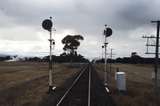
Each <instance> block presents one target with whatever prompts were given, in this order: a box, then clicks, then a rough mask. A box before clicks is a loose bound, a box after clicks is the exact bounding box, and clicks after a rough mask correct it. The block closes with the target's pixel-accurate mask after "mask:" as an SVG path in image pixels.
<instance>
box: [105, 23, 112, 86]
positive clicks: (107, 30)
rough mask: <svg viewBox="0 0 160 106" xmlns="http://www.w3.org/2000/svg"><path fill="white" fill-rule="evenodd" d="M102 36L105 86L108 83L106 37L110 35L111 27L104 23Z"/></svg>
mask: <svg viewBox="0 0 160 106" xmlns="http://www.w3.org/2000/svg"><path fill="white" fill-rule="evenodd" d="M103 34H104V37H105V41H104V48H105V54H104V55H105V67H104V68H105V72H104V85H105V86H107V85H108V84H107V83H108V78H109V73H108V72H107V45H108V42H107V37H109V36H111V35H112V29H111V28H109V27H107V25H105V30H104V33H103Z"/></svg>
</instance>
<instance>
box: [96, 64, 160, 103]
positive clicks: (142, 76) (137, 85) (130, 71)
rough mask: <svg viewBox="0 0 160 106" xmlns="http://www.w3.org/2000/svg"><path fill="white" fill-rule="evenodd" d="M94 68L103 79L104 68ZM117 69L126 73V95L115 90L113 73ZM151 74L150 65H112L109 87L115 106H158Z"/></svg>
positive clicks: (151, 68)
mask: <svg viewBox="0 0 160 106" xmlns="http://www.w3.org/2000/svg"><path fill="white" fill-rule="evenodd" d="M96 66H97V70H99V74H100V76H101V78H102V79H103V76H104V71H103V70H104V68H103V67H104V66H103V65H102V64H99V65H96ZM117 68H119V71H123V72H125V73H126V87H127V92H126V94H121V93H120V92H118V90H117V88H116V81H115V72H116V69H117ZM152 72H153V66H152V65H141V64H137V65H133V64H113V65H112V71H111V80H110V83H109V87H110V90H111V94H112V97H113V99H114V100H115V102H116V104H117V106H159V105H160V97H156V96H155V93H154V87H153V80H152V78H151V74H152ZM156 100H157V101H156Z"/></svg>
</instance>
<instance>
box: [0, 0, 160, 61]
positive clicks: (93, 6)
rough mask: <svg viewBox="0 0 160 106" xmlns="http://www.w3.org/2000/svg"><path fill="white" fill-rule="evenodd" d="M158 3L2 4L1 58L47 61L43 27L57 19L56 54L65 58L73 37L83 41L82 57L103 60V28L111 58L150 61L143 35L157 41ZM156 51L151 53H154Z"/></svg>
mask: <svg viewBox="0 0 160 106" xmlns="http://www.w3.org/2000/svg"><path fill="white" fill-rule="evenodd" d="M159 10H160V1H159V0H1V2H0V54H17V55H21V56H44V55H48V51H49V42H48V39H49V32H48V31H46V30H44V29H43V28H42V26H41V24H42V21H43V20H44V19H47V18H49V17H50V16H52V17H53V24H54V28H55V29H56V31H53V39H54V40H55V43H56V44H55V47H54V50H53V54H56V55H59V54H61V53H62V52H63V46H64V45H62V43H61V40H62V39H63V38H64V37H65V36H66V35H68V34H70V35H72V34H80V35H82V36H83V37H84V40H83V41H81V45H80V47H79V48H78V53H80V54H82V55H84V56H85V57H87V58H100V57H102V48H101V46H102V44H103V43H104V36H103V30H104V28H105V27H104V25H105V24H107V25H108V27H110V28H112V30H113V34H112V36H110V37H109V38H107V40H108V42H109V44H108V47H107V50H108V53H109V52H110V49H111V48H113V53H114V54H115V55H114V57H123V56H130V54H131V52H137V53H138V54H139V55H141V56H151V55H145V52H146V47H145V43H146V40H145V39H143V38H142V36H143V35H155V34H156V24H153V23H151V22H150V21H151V20H158V19H160V14H159ZM151 50H152V49H151Z"/></svg>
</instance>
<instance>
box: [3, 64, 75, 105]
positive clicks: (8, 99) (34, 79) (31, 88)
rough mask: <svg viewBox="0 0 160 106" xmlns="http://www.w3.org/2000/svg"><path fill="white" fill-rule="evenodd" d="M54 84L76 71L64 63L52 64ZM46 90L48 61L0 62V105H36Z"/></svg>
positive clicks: (58, 83) (45, 94) (59, 82)
mask: <svg viewBox="0 0 160 106" xmlns="http://www.w3.org/2000/svg"><path fill="white" fill-rule="evenodd" d="M54 69H55V71H54V76H53V77H54V85H55V86H59V85H61V84H62V83H63V82H64V81H65V80H66V79H67V78H69V77H70V76H72V75H73V74H74V73H76V72H77V68H73V67H72V68H70V67H69V66H68V65H66V64H61V65H58V64H56V65H55V66H54ZM47 91H48V63H35V62H11V63H5V62H0V106H38V105H39V103H41V101H42V99H43V97H45V96H47V95H48V94H47V93H46V92H47Z"/></svg>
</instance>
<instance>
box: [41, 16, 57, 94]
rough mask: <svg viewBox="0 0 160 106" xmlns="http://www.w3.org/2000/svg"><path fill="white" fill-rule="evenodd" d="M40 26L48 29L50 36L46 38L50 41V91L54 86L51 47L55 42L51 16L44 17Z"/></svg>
mask: <svg viewBox="0 0 160 106" xmlns="http://www.w3.org/2000/svg"><path fill="white" fill-rule="evenodd" d="M42 27H43V28H44V29H45V30H48V31H49V33H50V38H49V39H48V40H49V42H50V46H49V48H50V50H49V51H50V52H49V91H48V93H51V92H52V91H53V90H54V89H55V88H56V87H53V75H52V74H53V67H52V47H53V45H54V44H55V42H54V39H52V17H50V18H49V19H46V20H44V21H43V23H42Z"/></svg>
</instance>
